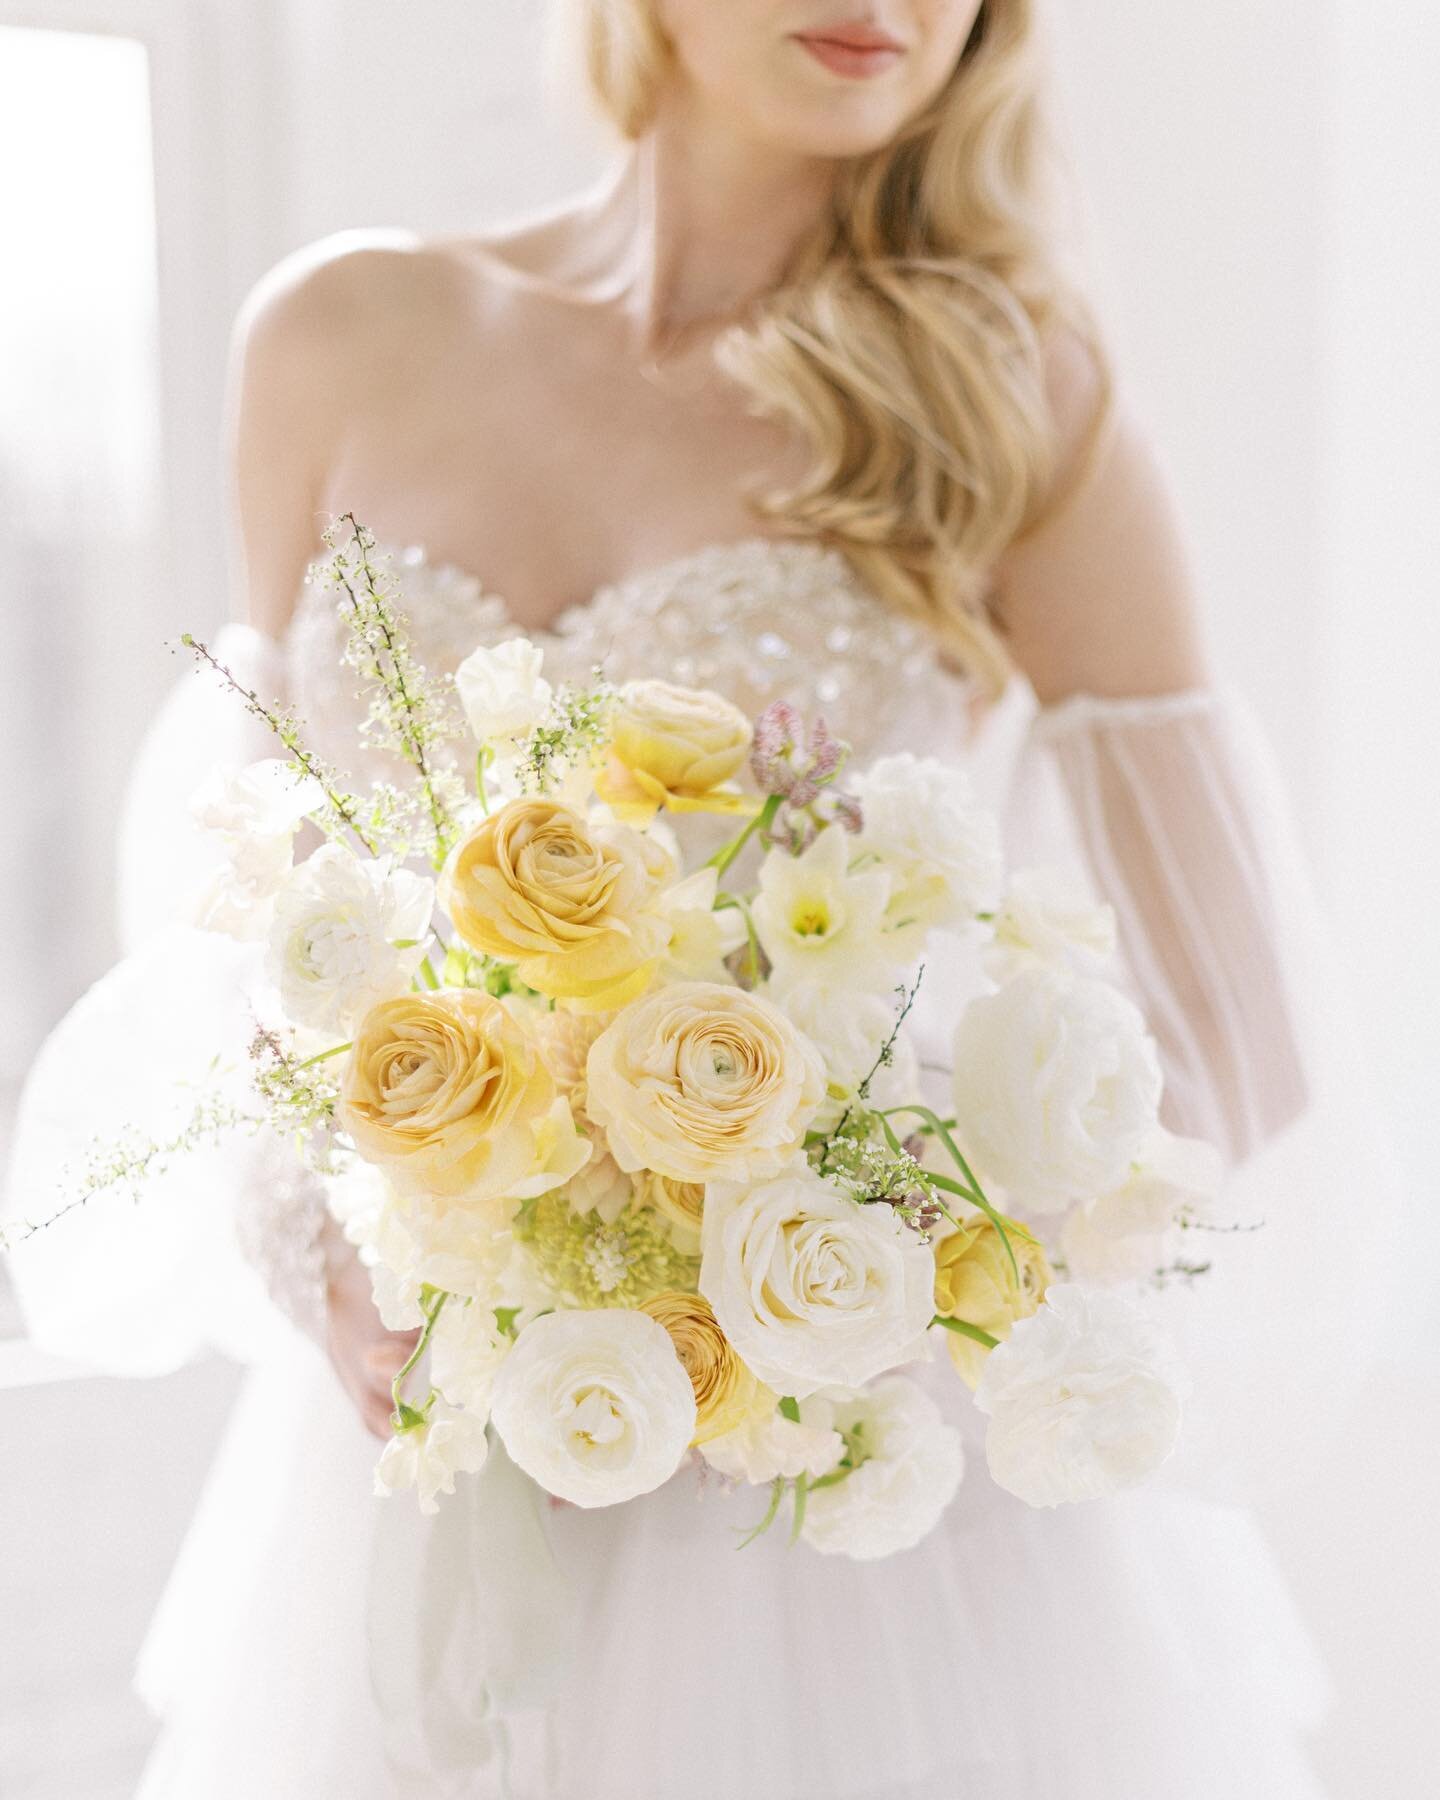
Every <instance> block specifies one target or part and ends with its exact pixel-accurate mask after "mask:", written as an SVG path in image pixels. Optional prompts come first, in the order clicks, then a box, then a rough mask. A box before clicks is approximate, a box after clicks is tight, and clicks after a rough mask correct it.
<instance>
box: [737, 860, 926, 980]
mask: <svg viewBox="0 0 1440 1800" xmlns="http://www.w3.org/2000/svg"><path fill="white" fill-rule="evenodd" d="M851 841H852V840H851V838H850V835H849V833H848V832H846V831H845V830H844V829H843V828H842V827H841V826H839V825H829V826H827V827H826V828H825V830H823V831H822V832H820V833H819V835H818V836H817V837H816V838H815V841H814V842H813V843H812V844H810V845H809V847H808V848H807V849H805V850H803V851H801V853H800V854H799V855H798V856H792V855H791V854H790V852H789V851H788V850H783V849H775V850H772V851H771V852H770V854H769V855H768V856H767V857H766V858H765V861H764V863H763V864H762V865H761V868H760V891H759V893H758V894H757V895H756V898H755V902H754V905H753V906H752V908H751V914H752V917H753V918H754V920H755V929H756V930H757V932H758V933H759V934H760V942H761V944H762V945H763V946H764V948H765V954H766V956H767V957H768V958H769V959H770V966H771V970H772V979H773V980H774V982H775V984H776V986H777V987H784V986H786V985H788V984H789V983H791V982H794V981H807V980H808V981H819V982H825V983H827V984H830V985H833V986H835V987H839V988H852V989H853V988H874V987H877V986H878V987H884V986H887V985H889V984H890V982H891V981H892V980H893V978H894V974H895V971H896V969H897V968H899V967H900V966H901V964H903V962H904V961H905V960H906V957H905V954H904V952H903V950H902V949H901V948H900V947H897V944H896V942H895V941H894V940H893V939H891V938H889V937H887V936H886V934H885V931H884V928H883V927H884V919H885V910H886V907H887V906H888V904H889V901H890V891H891V890H890V877H889V875H888V874H887V873H886V872H885V870H884V869H881V868H869V869H862V870H861V871H859V872H858V873H855V874H852V873H851V872H850V866H849V865H850V845H851Z"/></svg>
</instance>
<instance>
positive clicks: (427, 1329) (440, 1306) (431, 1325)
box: [390, 1290, 450, 1428]
mask: <svg viewBox="0 0 1440 1800" xmlns="http://www.w3.org/2000/svg"><path fill="white" fill-rule="evenodd" d="M449 1298H450V1296H449V1294H447V1293H445V1292H444V1291H443V1290H442V1291H441V1292H440V1293H438V1294H436V1296H435V1298H434V1299H433V1300H432V1301H431V1302H430V1304H429V1305H428V1306H427V1307H425V1308H424V1309H423V1311H424V1314H425V1324H424V1327H423V1329H422V1330H421V1332H420V1336H419V1337H418V1338H417V1339H416V1341H415V1348H414V1349H413V1350H412V1351H411V1352H410V1354H409V1356H408V1357H407V1358H406V1360H405V1363H404V1365H403V1367H402V1368H401V1369H400V1370H399V1371H398V1373H397V1374H396V1376H395V1379H394V1381H393V1382H391V1384H390V1397H391V1399H392V1400H393V1401H394V1402H395V1413H394V1419H393V1422H394V1424H395V1425H396V1427H397V1428H398V1427H399V1426H400V1424H401V1423H402V1420H401V1416H400V1409H401V1407H402V1406H403V1405H404V1403H405V1392H404V1389H405V1378H406V1376H407V1375H409V1373H410V1371H411V1370H412V1369H413V1368H414V1367H415V1365H416V1363H418V1362H419V1360H420V1358H421V1357H422V1356H423V1355H424V1354H425V1350H426V1346H427V1345H428V1344H429V1342H430V1339H431V1337H432V1336H433V1335H434V1332H435V1323H436V1321H437V1320H438V1319H439V1317H440V1314H441V1313H442V1312H443V1311H444V1310H445V1302H446V1301H447V1300H448V1299H449Z"/></svg>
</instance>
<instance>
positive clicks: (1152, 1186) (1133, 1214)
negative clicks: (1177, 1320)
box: [1060, 1126, 1225, 1286]
mask: <svg viewBox="0 0 1440 1800" xmlns="http://www.w3.org/2000/svg"><path fill="white" fill-rule="evenodd" d="M1224 1180H1225V1159H1224V1157H1223V1156H1222V1155H1221V1153H1220V1151H1219V1150H1218V1149H1217V1148H1216V1146H1215V1145H1214V1144H1211V1143H1207V1142H1206V1141H1205V1140H1204V1139H1203V1138H1186V1137H1176V1136H1175V1135H1174V1134H1173V1133H1171V1132H1168V1131H1166V1130H1165V1129H1164V1127H1163V1126H1157V1127H1156V1130H1155V1133H1154V1136H1153V1137H1152V1138H1151V1139H1150V1141H1149V1142H1148V1143H1147V1144H1145V1145H1144V1146H1142V1148H1141V1149H1140V1151H1139V1152H1138V1153H1137V1155H1136V1158H1135V1161H1134V1163H1133V1164H1132V1165H1131V1171H1130V1175H1129V1177H1128V1179H1127V1180H1125V1181H1124V1182H1123V1183H1122V1184H1121V1185H1120V1186H1119V1187H1118V1188H1113V1189H1112V1190H1111V1191H1110V1192H1109V1193H1108V1194H1097V1195H1095V1196H1094V1197H1093V1198H1092V1199H1089V1200H1085V1201H1082V1202H1081V1204H1080V1205H1079V1206H1077V1207H1076V1208H1075V1209H1074V1210H1073V1211H1072V1212H1071V1213H1070V1214H1069V1215H1068V1217H1067V1218H1066V1220H1065V1223H1064V1225H1063V1226H1062V1227H1061V1231H1060V1248H1061V1251H1062V1253H1063V1254H1064V1257H1065V1264H1066V1267H1067V1268H1068V1269H1069V1271H1070V1274H1071V1275H1072V1276H1073V1277H1074V1278H1075V1279H1076V1280H1077V1281H1086V1282H1095V1283H1097V1284H1099V1285H1101V1286H1108V1285H1111V1284H1116V1283H1120V1282H1126V1281H1145V1280H1147V1279H1148V1278H1149V1277H1150V1276H1152V1275H1153V1274H1154V1273H1155V1272H1156V1270H1157V1269H1164V1268H1168V1267H1169V1266H1170V1265H1171V1264H1172V1263H1174V1262H1175V1261H1176V1260H1177V1258H1178V1257H1179V1255H1180V1249H1181V1242H1182V1239H1183V1237H1184V1227H1183V1224H1182V1219H1183V1218H1184V1217H1185V1216H1187V1215H1190V1216H1197V1217H1203V1216H1204V1215H1205V1214H1207V1213H1208V1212H1209V1211H1210V1210H1211V1207H1212V1205H1213V1203H1214V1201H1215V1198H1216V1196H1217V1195H1218V1194H1219V1193H1220V1190H1221V1188H1222V1186H1223V1185H1224Z"/></svg>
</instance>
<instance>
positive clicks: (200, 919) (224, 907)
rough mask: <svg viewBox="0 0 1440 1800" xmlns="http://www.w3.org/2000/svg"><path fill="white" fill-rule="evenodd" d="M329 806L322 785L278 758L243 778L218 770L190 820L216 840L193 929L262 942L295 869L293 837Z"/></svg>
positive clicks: (196, 798) (200, 792) (254, 766)
mask: <svg viewBox="0 0 1440 1800" xmlns="http://www.w3.org/2000/svg"><path fill="white" fill-rule="evenodd" d="M324 804H325V790H324V789H323V788H322V787H321V786H320V783H319V782H318V781H315V780H314V779H313V778H312V777H310V776H308V775H305V776H297V775H296V774H295V771H294V770H293V769H292V768H291V767H290V765H289V764H288V763H287V762H286V761H285V760H284V759H283V758H281V757H267V758H265V759H264V760H263V761H261V762H255V763H250V764H249V765H248V766H247V767H245V768H243V769H241V770H240V771H239V773H238V774H229V775H227V774H225V773H224V772H223V771H220V770H216V771H214V772H213V773H212V774H211V776H210V778H209V779H208V780H207V781H206V782H205V783H204V784H203V785H202V786H201V787H200V788H199V789H197V790H196V792H195V794H194V795H193V796H192V798H191V801H190V812H191V816H192V817H193V818H194V820H195V822H196V823H197V824H198V825H199V826H200V827H201V829H202V830H204V831H206V832H208V833H210V834H211V836H212V838H213V840H214V843H215V848H216V852H217V864H218V866H217V868H216V871H215V874H214V876H213V877H212V879H211V880H210V882H209V884H208V886H207V887H206V889H205V891H204V892H203V893H202V894H201V896H200V897H199V899H198V901H197V903H196V906H195V911H194V915H193V916H194V922H195V924H197V925H198V926H200V927H201V928H202V929H203V930H206V931H221V932H225V933H226V934H227V935H229V936H231V937H236V938H241V939H246V940H253V939H257V938H262V937H264V935H265V933H266V931H267V930H268V929H269V926H270V918H271V901H272V900H273V898H274V896H275V894H276V893H277V892H278V891H279V889H280V887H281V885H282V884H283V883H284V881H285V880H286V878H287V877H288V875H289V874H290V870H291V868H292V866H293V864H294V856H295V833H296V830H297V829H298V828H299V825H300V822H301V821H302V820H303V819H305V818H306V817H307V816H308V815H309V814H311V813H313V812H317V811H318V810H319V809H320V807H322V806H323V805H324Z"/></svg>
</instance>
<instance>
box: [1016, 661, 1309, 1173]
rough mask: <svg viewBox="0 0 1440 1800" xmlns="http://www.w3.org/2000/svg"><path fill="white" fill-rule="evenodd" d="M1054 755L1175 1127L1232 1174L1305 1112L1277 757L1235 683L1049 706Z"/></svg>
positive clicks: (1049, 743) (1038, 739) (1042, 728)
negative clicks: (1209, 1147)
mask: <svg viewBox="0 0 1440 1800" xmlns="http://www.w3.org/2000/svg"><path fill="white" fill-rule="evenodd" d="M1031 747H1032V749H1033V750H1034V751H1035V752H1036V753H1037V754H1041V755H1044V756H1047V757H1049V758H1051V759H1053V764H1054V767H1055V770H1056V773H1057V774H1058V777H1059V779H1060V782H1061V784H1062V786H1063V789H1064V791H1065V794H1066V796H1067V798H1068V801H1069V805H1070V809H1071V813H1072V816H1073V819H1074V821H1075V825H1076V828H1077V831H1078V837H1079V845H1080V849H1081V851H1082V853H1083V856H1084V859H1085V861H1086V863H1087V865H1088V868H1089V873H1090V874H1091V876H1092V877H1093V880H1094V884H1095V887H1096V889H1097V890H1098V892H1099V894H1100V895H1101V896H1102V897H1103V898H1104V899H1106V900H1107V901H1109V902H1110V904H1111V905H1112V906H1113V907H1114V909H1115V913H1116V927H1117V935H1118V939H1119V947H1120V951H1121V957H1122V961H1123V963H1124V965H1125V971H1126V973H1127V975H1128V977H1129V981H1130V984H1131V986H1132V987H1133V990H1134V996H1135V998H1136V1000H1137V1002H1138V1004H1139V1005H1140V1007H1141V1010H1142V1011H1143V1012H1144V1014H1145V1017H1146V1020H1147V1023H1148V1024H1149V1026H1150V1029H1151V1031H1152V1032H1153V1034H1154V1036H1155V1039H1156V1042H1157V1045H1158V1047H1159V1050H1160V1055H1161V1061H1162V1065H1163V1067H1164V1070H1165V1100H1164V1106H1163V1108H1162V1117H1163V1118H1164V1121H1165V1123H1166V1124H1167V1125H1168V1126H1169V1127H1170V1129H1171V1130H1173V1131H1177V1132H1180V1133H1183V1134H1184V1135H1186V1136H1193V1137H1203V1138H1207V1139H1209V1140H1210V1141H1211V1142H1213V1143H1215V1144H1216V1145H1218V1146H1219V1147H1220V1148H1221V1150H1222V1151H1224V1152H1225V1154H1226V1156H1227V1157H1228V1159H1229V1161H1230V1162H1231V1164H1232V1165H1233V1164H1237V1163H1240V1162H1243V1161H1245V1160H1246V1159H1247V1158H1248V1157H1250V1156H1251V1155H1252V1154H1253V1153H1254V1152H1255V1150H1256V1149H1257V1148H1259V1146H1260V1145H1262V1144H1263V1143H1265V1142H1266V1141H1268V1140H1269V1139H1270V1138H1271V1137H1273V1136H1274V1135H1275V1134H1276V1133H1278V1132H1280V1131H1282V1130H1283V1129H1284V1128H1285V1127H1286V1126H1288V1125H1289V1124H1291V1123H1292V1122H1293V1121H1294V1120H1295V1119H1296V1118H1298V1117H1299V1116H1301V1115H1302V1114H1303V1112H1304V1110H1305V1108H1306V1106H1307V1104H1308V1103H1309V1099H1310V1094H1311V1082H1310V1078H1309V1074H1308V1071H1307V1067H1306V1054H1305V1038H1306V1033H1305V1027H1304V1022H1303V1019H1302V1016H1301V1015H1302V1012H1303V1004H1304V1002H1303V994H1302V993H1301V992H1300V991H1298V989H1297V983H1296V977H1295V970H1294V966H1293V965H1294V958H1293V956H1292V955H1291V949H1292V946H1291V944H1290V943H1289V941H1288V938H1289V933H1290V931H1291V929H1292V926H1291V923H1290V922H1289V921H1287V919H1286V917H1285V911H1286V905H1287V901H1293V899H1294V898H1295V882H1296V870H1295V868H1294V866H1293V856H1292V855H1291V853H1290V849H1289V846H1288V845H1287V842H1286V835H1287V830H1288V825H1287V822H1286V821H1285V820H1283V819H1282V818H1281V817H1280V814H1279V810H1278V808H1277V805H1276V790H1275V776H1274V771H1273V769H1272V768H1271V767H1270V766H1269V756H1268V746H1267V745H1266V744H1265V742H1264V740H1263V738H1262V737H1259V736H1257V732H1256V725H1255V720H1254V718H1253V716H1252V715H1251V714H1250V712H1249V710H1248V708H1247V705H1246V703H1245V701H1244V699H1243V697H1242V695H1241V694H1240V692H1239V690H1238V689H1236V688H1234V687H1231V686H1226V685H1220V686H1215V687H1197V688H1193V689H1189V690H1185V691H1182V692H1179V693H1171V694H1163V695H1156V696H1146V697H1137V698H1124V699H1112V698H1103V697H1099V696H1095V695H1091V694H1077V695H1073V696H1071V697H1070V698H1068V699H1066V700H1063V701H1061V702H1059V703H1058V704H1056V705H1053V706H1048V707H1042V708H1040V709H1039V711H1038V712H1037V714H1036V715H1035V719H1034V722H1033V725H1032V729H1031Z"/></svg>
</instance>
